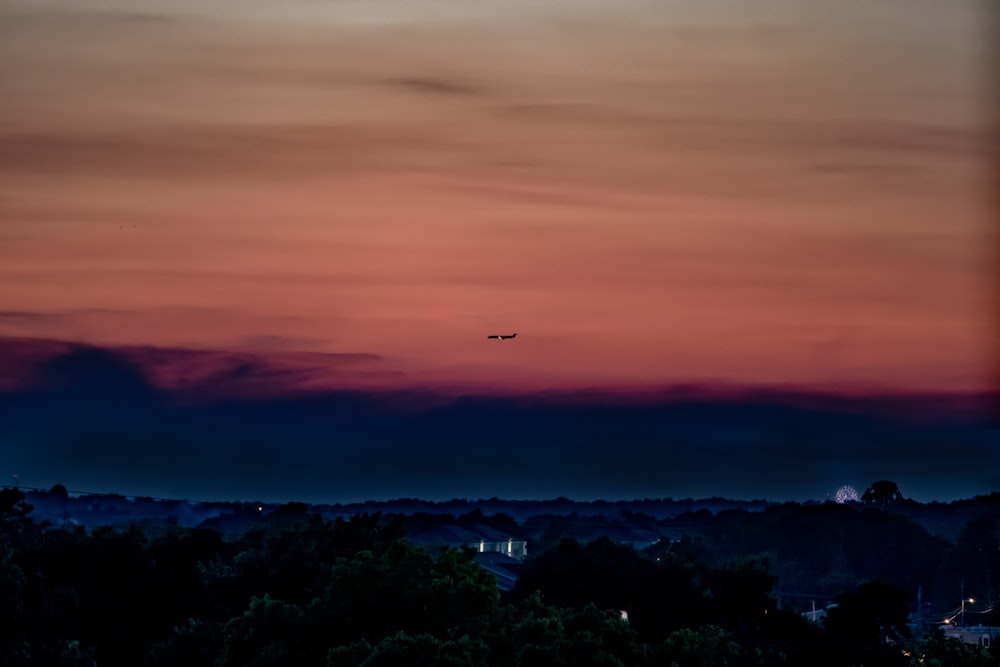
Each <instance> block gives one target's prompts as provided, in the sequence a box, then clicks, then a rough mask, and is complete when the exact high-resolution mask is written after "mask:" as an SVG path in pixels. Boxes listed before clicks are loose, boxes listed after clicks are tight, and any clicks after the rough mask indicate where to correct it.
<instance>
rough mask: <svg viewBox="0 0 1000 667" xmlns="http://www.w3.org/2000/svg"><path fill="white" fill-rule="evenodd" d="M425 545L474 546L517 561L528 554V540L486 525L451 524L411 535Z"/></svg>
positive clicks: (417, 541) (479, 551)
mask: <svg viewBox="0 0 1000 667" xmlns="http://www.w3.org/2000/svg"><path fill="white" fill-rule="evenodd" d="M410 539H412V540H413V541H414V542H415V543H417V544H421V545H424V546H448V547H472V548H473V549H475V550H476V551H477V552H478V553H481V554H487V553H489V554H502V555H503V556H506V557H507V558H512V559H514V560H516V561H519V562H520V561H522V560H524V558H525V556H527V555H528V542H527V541H526V540H523V539H520V538H517V537H513V536H511V535H508V534H506V533H503V532H501V531H499V530H496V529H493V528H490V527H489V526H485V525H474V526H458V525H455V524H449V525H446V526H439V527H436V528H432V529H428V530H425V531H422V532H420V533H417V534H415V535H411V536H410Z"/></svg>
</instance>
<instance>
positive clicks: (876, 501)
mask: <svg viewBox="0 0 1000 667" xmlns="http://www.w3.org/2000/svg"><path fill="white" fill-rule="evenodd" d="M900 500H903V494H902V493H900V492H899V487H898V486H897V485H896V483H895V482H890V481H889V480H887V479H882V480H879V481H877V482H874V483H872V485H871V486H869V487H868V488H867V489H865V492H864V494H863V495H862V496H861V502H863V503H865V504H867V505H874V506H876V507H878V508H879V509H883V510H884V509H886V508H888V507H889V506H890V505H892V504H893V503H896V502H899V501H900Z"/></svg>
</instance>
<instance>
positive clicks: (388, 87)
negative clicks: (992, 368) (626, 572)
mask: <svg viewBox="0 0 1000 667" xmlns="http://www.w3.org/2000/svg"><path fill="white" fill-rule="evenodd" d="M981 7H982V4H981V3H975V2H961V1H953V2H949V3H940V2H931V1H929V0H927V1H910V0H907V1H903V0H886V1H885V2H880V3H874V4H873V3H870V2H862V1H860V0H837V1H836V2H834V1H833V0H829V1H824V2H793V1H792V0H781V1H767V2H754V3H744V2H735V1H729V2H713V3H690V2H680V1H674V2H669V1H662V2H659V1H658V2H653V1H652V0H628V1H626V2H624V3H623V2H612V1H611V0H582V1H581V2H567V1H565V0H532V1H531V2H529V1H528V0H476V2H472V3H470V2H467V1H466V0H365V1H364V2H360V1H358V0H331V1H330V2H322V3H317V2H310V1H308V0H286V1H283V2H265V1H263V0H249V1H246V2H243V1H241V2H235V0H206V1H199V2H194V1H193V0H184V1H180V2H175V1H170V2H168V1H167V0H129V1H127V2H126V1H125V0H109V1H96V0H94V1H91V0H72V1H70V0H46V1H45V2H36V1H34V0H32V1H31V2H28V1H27V0H0V86H2V94H0V147H2V150H0V336H14V337H21V338H57V339H62V340H73V341H85V342H91V343H97V344H109V345H153V346H164V347H185V348H195V349H211V350H227V351H232V350H235V351H257V352H261V353H283V354H289V353H310V352H324V353H361V354H372V355H377V356H378V358H377V359H371V360H369V361H366V362H364V363H359V364H356V365H354V366H350V367H345V366H338V367H337V368H336V369H335V370H333V369H332V370H331V371H330V373H331V374H332V375H331V376H330V378H329V380H328V382H329V383H330V384H341V385H344V384H346V385H352V384H358V385H365V386H371V385H377V386H384V385H407V386H424V385H462V386H479V387H505V388H538V387H578V386H594V385H605V386H625V385H655V384H670V383H674V382H684V381H696V382H719V381H721V382H731V383H748V382H749V383H764V384H770V383H802V384H809V385H817V384H819V385H845V384H850V385H878V386H891V387H897V388H910V389H933V390H980V389H984V388H986V387H987V384H988V380H989V377H988V374H987V373H988V370H989V361H990V357H989V355H990V352H991V345H992V344H993V342H994V340H995V336H996V331H995V328H994V327H995V324H996V322H995V321H994V320H993V319H991V317H990V316H989V313H990V312H991V309H990V303H991V299H993V296H992V295H991V294H990V293H989V288H990V287H991V286H992V285H991V284H990V281H989V280H988V278H989V276H990V271H991V267H990V261H991V257H990V255H989V253H990V252H991V244H990V238H991V237H990V235H989V231H988V224H989V222H990V220H989V219H990V218H991V217H992V215H993V214H994V213H995V211H992V210H991V208H990V202H989V200H988V199H987V197H986V184H987V179H988V177H989V176H990V174H989V173H988V166H989V160H990V155H989V153H988V142H987V130H988V122H989V119H990V113H989V109H988V104H987V103H988V101H989V100H988V97H989V89H988V87H987V83H986V82H987V77H986V67H985V66H986V64H987V61H986V58H985V54H984V48H985V45H986V43H987V39H988V33H987V27H986V22H984V21H983V20H982V19H983V16H982V12H981ZM994 303H995V302H994ZM515 331H516V332H517V333H518V334H519V336H518V339H517V341H516V342H513V343H506V342H504V343H497V342H493V341H490V342H487V341H486V340H485V336H486V335H487V334H490V333H512V332H515Z"/></svg>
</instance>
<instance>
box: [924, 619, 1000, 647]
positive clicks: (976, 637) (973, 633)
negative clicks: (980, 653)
mask: <svg viewBox="0 0 1000 667" xmlns="http://www.w3.org/2000/svg"><path fill="white" fill-rule="evenodd" d="M938 628H939V629H940V630H941V632H942V633H943V634H944V636H945V637H948V638H949V639H961V640H962V641H963V642H965V643H966V644H976V645H977V646H982V647H983V648H987V649H988V648H989V647H990V646H992V645H993V642H994V641H1000V628H998V627H995V626H993V627H991V626H988V625H969V626H964V627H963V626H958V625H953V624H950V623H949V624H946V625H941V626H938Z"/></svg>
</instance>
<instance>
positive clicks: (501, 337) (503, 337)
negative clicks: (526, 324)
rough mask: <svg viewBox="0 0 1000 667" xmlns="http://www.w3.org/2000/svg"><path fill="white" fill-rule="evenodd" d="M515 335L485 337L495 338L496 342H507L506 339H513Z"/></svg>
mask: <svg viewBox="0 0 1000 667" xmlns="http://www.w3.org/2000/svg"><path fill="white" fill-rule="evenodd" d="M515 336H517V334H511V335H509V336H487V338H496V339H497V340H507V339H508V338H514V337H515Z"/></svg>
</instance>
